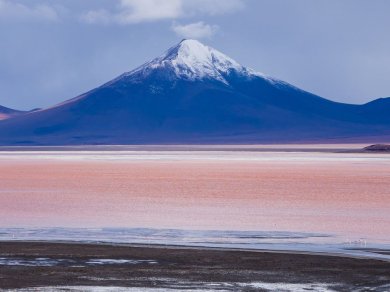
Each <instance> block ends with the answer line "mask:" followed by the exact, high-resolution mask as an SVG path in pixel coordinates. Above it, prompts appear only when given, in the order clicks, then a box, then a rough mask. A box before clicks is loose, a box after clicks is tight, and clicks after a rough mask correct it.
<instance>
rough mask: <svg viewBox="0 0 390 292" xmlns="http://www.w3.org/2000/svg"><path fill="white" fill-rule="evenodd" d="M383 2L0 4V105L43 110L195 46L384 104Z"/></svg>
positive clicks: (388, 6) (389, 42)
mask: <svg viewBox="0 0 390 292" xmlns="http://www.w3.org/2000/svg"><path fill="white" fill-rule="evenodd" d="M389 11H390V1H388V0H375V1H373V0H316V1H313V0H294V1H290V0H83V1H80V0H0V105H3V106H7V107H11V108H16V109H23V110H29V109H33V108H44V107H49V106H52V105H54V104H56V103H59V102H62V101H64V100H66V99H70V98H72V97H75V96H77V95H79V94H81V93H83V92H86V91H88V90H90V89H92V88H95V87H97V86H99V85H101V84H103V83H105V82H107V81H109V80H111V79H113V78H115V77H116V76H118V75H120V74H121V73H123V72H127V71H130V70H131V69H134V68H135V67H137V66H139V65H141V64H143V63H144V62H146V61H148V60H150V59H152V58H154V57H157V56H159V55H161V54H162V53H163V52H164V51H165V50H167V49H168V48H169V47H171V46H173V45H175V44H177V43H178V42H179V41H180V40H181V39H183V38H193V39H198V40H200V41H201V42H203V43H205V44H207V45H209V46H211V47H214V48H216V49H218V50H220V51H222V52H223V53H225V54H227V55H228V56H230V57H232V58H233V59H235V60H236V61H238V62H239V63H241V64H242V65H244V66H248V67H250V68H252V69H255V70H256V71H260V72H263V73H265V74H267V75H270V76H273V77H276V78H279V79H282V80H284V81H287V82H289V83H292V84H293V85H295V86H298V87H300V88H302V89H304V90H307V91H310V92H312V93H315V94H317V95H320V96H322V97H325V98H328V99H331V100H335V101H340V102H348V103H356V104H361V103H365V102H368V101H370V100H373V99H375V98H379V97H388V96H390V82H389V81H390V17H388V12H389Z"/></svg>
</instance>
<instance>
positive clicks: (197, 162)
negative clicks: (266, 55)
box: [0, 147, 390, 248]
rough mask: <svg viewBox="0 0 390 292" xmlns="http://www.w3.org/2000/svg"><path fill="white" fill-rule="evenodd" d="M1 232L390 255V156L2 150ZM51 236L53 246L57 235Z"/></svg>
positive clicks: (246, 152)
mask: <svg viewBox="0 0 390 292" xmlns="http://www.w3.org/2000/svg"><path fill="white" fill-rule="evenodd" d="M296 151H298V150H296ZM0 227H1V228H2V229H1V230H0V232H3V235H2V237H1V236H0V239H6V238H10V237H11V238H12V236H13V237H14V238H15V236H16V237H18V236H19V237H20V239H23V236H25V235H26V232H28V231H29V230H30V231H34V230H35V231H36V230H40V231H39V232H41V231H42V230H45V229H44V228H52V227H61V228H65V229H66V228H67V229H66V230H68V232H62V233H61V232H60V233H59V234H60V236H57V238H61V239H66V238H64V234H68V235H67V237H68V239H77V237H80V234H79V233H78V232H79V231H77V232H76V233H77V234H78V235H77V236H76V233H75V232H74V230H75V229H74V228H89V229H84V233H85V234H87V233H88V232H90V231H88V230H91V229H90V228H97V229H94V230H95V231H96V230H100V233H99V232H98V233H99V234H95V235H94V236H95V238H96V239H98V240H104V236H106V237H107V238H106V239H107V240H110V241H115V237H117V240H116V241H118V240H119V239H118V238H119V237H120V236H118V233H117V234H116V236H114V238H112V237H109V235H108V234H107V232H101V230H109V229H101V228H114V229H115V230H121V229H122V231H123V230H127V231H126V232H128V233H129V232H130V231H129V230H133V231H131V232H130V233H132V235H131V236H134V230H148V229H137V228H149V230H156V229H157V230H167V229H170V230H172V229H174V230H181V232H178V233H177V232H176V233H175V234H176V235H177V234H179V235H180V234H182V235H183V236H184V237H187V238H188V237H191V238H192V237H193V233H192V232H190V231H191V230H198V231H197V232H205V231H206V230H214V232H217V233H216V234H214V235H212V236H210V234H207V236H203V238H202V239H201V240H200V241H199V242H203V243H205V242H206V243H207V242H208V241H209V240H208V239H205V238H210V237H213V238H217V237H218V235H217V234H218V232H219V231H221V230H222V231H224V230H225V231H226V230H230V231H231V230H233V231H234V232H244V233H245V232H247V231H250V232H257V233H256V234H257V239H255V241H256V240H257V241H256V242H258V241H259V240H260V239H259V238H261V235H264V234H268V236H266V237H267V238H271V239H272V240H271V241H269V240H268V242H267V243H274V244H275V243H276V242H273V240H274V239H275V236H274V235H275V234H276V235H277V234H280V232H282V234H285V235H286V234H287V235H288V236H287V237H289V238H290V239H292V240H290V239H289V240H290V243H291V242H292V243H301V244H302V243H303V244H306V243H307V241H308V240H309V243H310V244H312V243H313V242H314V243H318V242H321V243H324V244H325V243H326V244H338V245H340V244H341V245H354V244H355V245H359V246H363V245H364V246H371V247H374V246H375V247H377V246H382V247H383V246H389V244H390V155H388V154H376V153H372V154H367V153H330V152H321V151H318V152H316V151H309V152H294V151H289V152H282V151H280V149H278V150H277V151H271V150H269V149H268V150H267V151H253V147H251V148H249V149H244V148H243V149H242V150H235V151H229V150H220V149H219V150H218V151H208V150H207V149H204V150H202V151H176V150H175V151H161V150H160V151H157V150H148V151H140V150H122V151H111V150H104V151H85V150H83V151H53V150H52V151H43V150H41V151H2V152H0ZM7 228H24V229H17V230H18V231H15V229H12V230H14V231H11V232H9V230H11V229H7ZM42 228H43V229H42ZM134 228H136V229H134ZM7 230H8V231H7ZM46 230H51V233H50V234H51V235H50V236H49V235H47V234H48V233H47V234H46V235H45V236H46V237H47V238H48V239H55V236H54V235H53V234H56V232H54V231H53V229H46ZM57 230H64V229H60V228H59V229H57ZM72 230H73V231H72ZM77 230H78V229H77ZM183 230H184V231H183ZM39 232H38V233H39ZM126 232H125V233H126ZM161 232H163V231H161ZM183 232H184V233H183ZM185 232H190V233H185ZM264 232H265V233H264ZM283 232H284V233H283ZM81 233H83V232H81ZM18 234H19V235H18ZM23 234H24V235H23ZM88 234H89V235H86V236H85V237H87V240H91V239H93V236H92V237H91V236H90V235H91V234H92V233H88ZM104 234H105V235H104ZM189 234H192V235H189ZM240 234H241V233H240ZM270 234H273V235H272V236H270ZM297 234H301V235H302V234H306V235H307V234H308V235H309V236H306V235H305V236H300V237H298V238H297V237H296V235H297ZM41 235H42V233H41ZM57 235H58V234H57ZM176 235H175V237H176V239H177V236H176ZM290 235H291V236H290ZM45 236H41V238H45ZM131 236H130V237H131ZM240 236H241V235H240ZM259 236H260V237H259ZM65 237H66V236H65ZM179 237H180V236H179ZM195 237H196V236H195ZM233 237H234V238H235V236H233ZM24 238H25V237H24ZM153 238H154V239H155V237H153ZM294 238H295V239H294ZM302 238H305V239H304V240H303V241H302ZM308 238H309V239H308ZM16 239H18V238H16ZM154 239H150V240H151V241H153V242H155V240H154ZM176 239H175V240H176ZM145 240H146V241H147V240H148V239H145ZM230 240H233V241H237V240H236V239H229V241H230ZM128 241H129V240H127V242H128ZM157 241H158V240H157ZM157 241H156V243H157ZM173 241H174V240H172V238H170V239H169V240H167V241H166V242H167V243H173ZM180 241H186V240H185V239H180V238H179V242H180ZM190 241H194V240H192V239H191V240H190ZM260 242H261V240H260ZM252 243H253V236H252V235H251V236H249V237H247V242H246V243H245V236H241V237H240V244H252ZM285 243H286V242H282V243H281V242H279V244H285ZM287 243H288V242H287ZM268 247H269V246H267V248H268Z"/></svg>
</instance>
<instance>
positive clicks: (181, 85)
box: [0, 40, 390, 145]
mask: <svg viewBox="0 0 390 292" xmlns="http://www.w3.org/2000/svg"><path fill="white" fill-rule="evenodd" d="M0 134H1V135H0V144H2V145H93V144H103V145H104V144H107V145H112V144H222V143H235V144H248V143H302V142H321V143H322V142H342V141H356V142H357V141H359V142H371V141H388V140H390V139H389V138H390V98H381V99H377V100H374V101H372V102H370V103H367V104H363V105H353V104H345V103H338V102H334V101H331V100H328V99H325V98H322V97H319V96H317V95H314V94H311V93H309V92H306V91H304V90H301V89H299V88H297V87H295V86H293V85H291V84H289V83H287V82H284V81H282V80H279V79H276V78H272V77H269V76H266V75H264V74H262V73H259V72H256V71H254V70H252V69H249V68H247V67H244V66H242V65H240V64H239V63H238V62H236V61H234V60H233V59H231V58H230V57H228V56H226V55H224V54H223V53H221V52H219V51H217V50H215V49H213V48H210V47H208V46H206V45H204V44H202V43H200V42H198V41H196V40H183V41H181V42H180V43H179V44H178V45H176V46H174V47H172V48H170V49H169V50H168V51H167V52H165V53H164V54H163V55H162V56H160V57H158V58H155V59H153V60H151V61H150V62H147V63H145V64H144V65H142V66H140V67H138V68H136V69H134V70H132V71H129V72H126V73H124V74H122V75H120V76H119V77H117V78H115V79H113V80H112V81H110V82H108V83H106V84H103V85H102V86H100V87H98V88H95V89H92V90H91V91H89V92H87V93H84V94H82V95H80V96H77V97H75V98H73V99H70V100H68V101H65V102H63V103H61V104H58V105H56V106H53V107H50V108H47V109H41V110H37V111H33V112H29V113H26V114H23V115H19V116H15V117H13V118H9V119H5V120H2V121H0Z"/></svg>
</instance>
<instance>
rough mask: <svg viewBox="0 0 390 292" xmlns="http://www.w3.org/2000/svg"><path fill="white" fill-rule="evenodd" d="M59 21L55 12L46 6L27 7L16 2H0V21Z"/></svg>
mask: <svg viewBox="0 0 390 292" xmlns="http://www.w3.org/2000/svg"><path fill="white" fill-rule="evenodd" d="M58 19H59V15H58V13H57V11H56V10H55V9H54V8H53V7H51V6H48V5H46V4H38V5H35V6H27V5H24V4H22V3H19V2H17V1H9V0H0V20H12V21H30V20H45V21H56V20H58Z"/></svg>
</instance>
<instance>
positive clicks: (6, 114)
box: [0, 105, 25, 120]
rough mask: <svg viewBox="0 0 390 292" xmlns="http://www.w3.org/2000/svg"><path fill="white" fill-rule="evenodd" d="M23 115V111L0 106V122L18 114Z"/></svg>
mask: <svg viewBox="0 0 390 292" xmlns="http://www.w3.org/2000/svg"><path fill="white" fill-rule="evenodd" d="M23 113H25V112H24V111H18V110H14V109H11V108H8V107H5V106H1V105H0V120H5V119H9V118H12V117H15V116H18V115H20V114H23Z"/></svg>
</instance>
